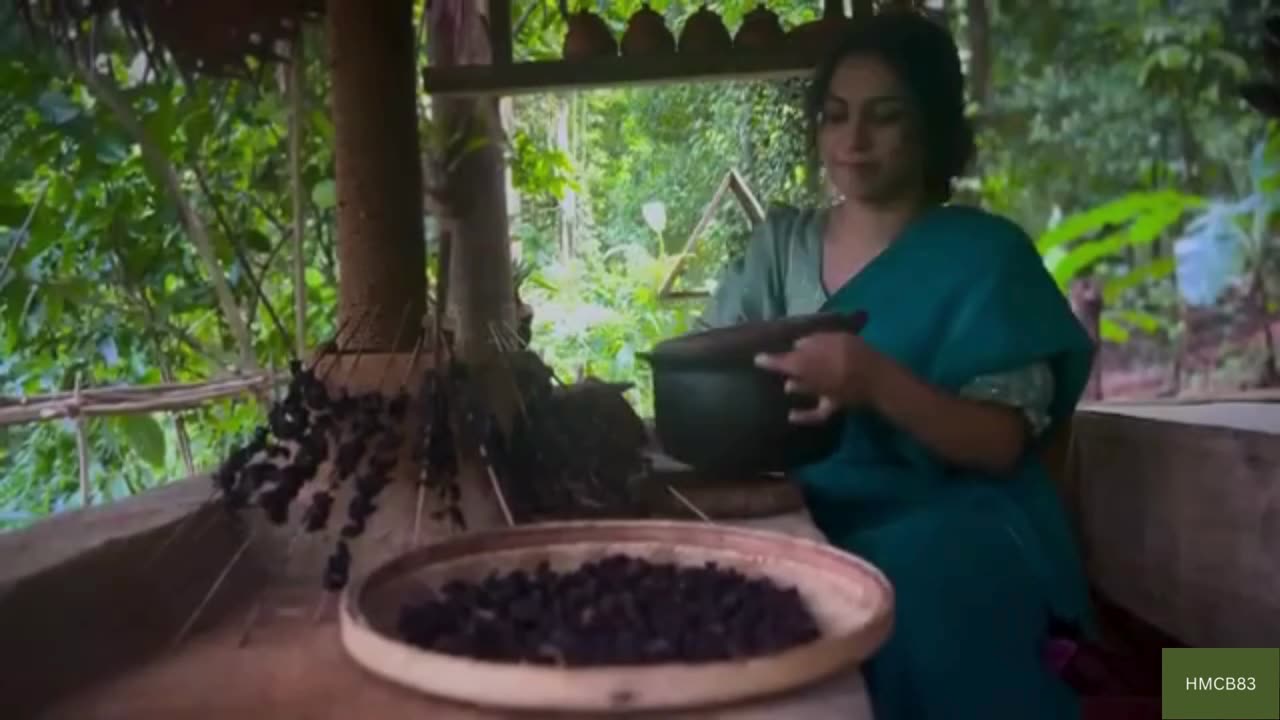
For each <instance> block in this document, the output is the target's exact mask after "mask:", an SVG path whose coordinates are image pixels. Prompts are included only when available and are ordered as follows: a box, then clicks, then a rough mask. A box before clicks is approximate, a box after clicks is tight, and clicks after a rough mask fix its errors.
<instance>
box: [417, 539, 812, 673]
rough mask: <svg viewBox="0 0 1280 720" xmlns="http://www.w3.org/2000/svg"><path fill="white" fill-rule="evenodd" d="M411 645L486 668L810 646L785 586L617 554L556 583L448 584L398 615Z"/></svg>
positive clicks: (796, 599) (550, 576)
mask: <svg viewBox="0 0 1280 720" xmlns="http://www.w3.org/2000/svg"><path fill="white" fill-rule="evenodd" d="M399 633H400V635H401V637H402V638H403V639H404V640H405V641H407V642H409V643H411V644H413V645H416V646H418V647H421V648H424V649H427V650H433V651H436V652H442V653H447V654H450V655H460V656H465V657H472V658H477V659H481V660H488V661H496V662H527V663H536V664H542V665H566V666H592V665H645V664H653V663H667V662H709V661H716V660H730V659H739V658H747V657H756V656H761V655H770V654H774V653H778V652H781V651H783V650H787V649H789V648H792V647H795V646H797V645H802V644H804V643H808V642H812V641H813V640H816V639H817V638H818V637H819V635H820V632H819V630H818V625H817V622H816V621H815V619H814V617H813V615H812V614H811V613H810V612H809V609H808V607H807V606H806V605H805V602H804V600H803V599H802V598H801V597H800V594H799V593H798V592H797V591H796V590H795V588H788V589H783V588H781V587H779V586H778V585H776V584H775V583H773V582H772V581H770V580H768V579H765V578H748V577H747V576H745V575H743V574H742V573H740V572H738V571H736V570H733V569H728V568H720V567H717V566H716V564H715V563H708V564H706V565H705V566H702V567H682V566H677V565H673V564H655V563H650V562H648V561H645V560H641V559H638V558H632V557H628V556H625V555H613V556H610V557H608V558H605V559H604V560H601V561H598V562H593V563H588V564H586V565H584V566H582V567H580V568H578V569H577V570H575V571H573V572H569V573H558V572H554V571H552V570H551V569H550V567H549V566H548V565H547V564H546V563H543V564H542V565H540V566H539V567H538V568H537V570H536V571H534V572H532V573H530V572H525V571H523V570H515V571H513V572H510V573H507V574H505V575H499V574H493V575H490V576H489V578H488V579H486V580H484V581H483V582H480V583H468V582H462V581H457V580H455V581H452V582H450V583H448V584H447V585H445V586H444V587H443V588H442V589H441V593H439V594H433V595H432V596H430V597H428V598H426V599H425V600H423V601H420V602H415V603H410V604H407V605H406V606H405V607H403V608H402V610H401V613H400V622H399Z"/></svg>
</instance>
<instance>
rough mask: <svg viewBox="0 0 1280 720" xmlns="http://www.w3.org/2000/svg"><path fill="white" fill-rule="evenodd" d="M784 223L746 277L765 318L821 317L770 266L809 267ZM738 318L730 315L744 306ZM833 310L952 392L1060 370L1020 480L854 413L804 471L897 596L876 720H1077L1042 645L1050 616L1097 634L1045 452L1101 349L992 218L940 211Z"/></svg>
mask: <svg viewBox="0 0 1280 720" xmlns="http://www.w3.org/2000/svg"><path fill="white" fill-rule="evenodd" d="M792 219H793V220H794V216H792ZM793 224H794V223H793ZM774 225H775V227H774V228H773V229H772V232H773V233H774V235H775V237H773V238H772V239H771V242H772V243H773V245H772V247H771V249H766V250H764V251H761V250H760V249H756V250H754V251H749V257H748V260H747V265H748V266H749V267H748V270H747V272H746V273H740V274H738V275H734V276H733V277H734V280H732V281H731V282H737V283H740V284H741V283H753V282H754V284H756V285H771V287H772V289H770V288H765V289H764V290H763V291H762V295H763V296H769V298H771V299H769V298H766V299H760V298H758V297H757V299H756V300H754V301H753V302H754V303H755V304H756V305H757V306H761V305H768V304H769V303H773V305H774V308H775V310H782V311H783V313H784V314H796V313H797V312H806V311H809V310H811V308H794V307H786V308H782V307H780V305H786V304H788V303H787V296H788V294H789V292H788V291H787V288H793V287H795V286H796V284H797V283H795V282H792V281H788V280H786V278H787V277H788V276H791V275H795V274H796V273H797V269H796V267H795V264H796V263H795V262H794V261H792V262H784V263H783V264H784V265H786V266H785V267H779V263H778V262H772V261H769V260H768V258H769V257H771V256H772V257H774V258H784V259H785V258H786V257H788V256H789V255H790V256H791V257H792V258H794V257H795V255H794V253H790V252H789V251H788V250H787V249H786V248H785V247H784V245H785V243H786V242H787V240H788V238H787V237H785V236H786V235H788V234H789V232H788V231H787V230H785V229H779V226H778V225H777V223H776V222H775V223H774ZM809 225H810V227H809V229H808V231H807V232H808V235H809V236H810V237H809V240H810V242H812V237H811V236H812V235H813V232H814V230H813V228H812V225H813V223H812V222H810V223H809ZM797 227H798V225H797ZM818 247H819V248H820V247H821V244H820V243H819V244H818ZM751 252H754V259H753V257H752V255H751ZM819 255H820V253H819ZM752 266H753V267H752ZM799 272H801V273H802V274H805V275H808V274H809V273H810V272H811V271H810V270H809V269H806V268H801V269H800V270H799ZM751 277H755V278H757V280H755V281H752V280H750V279H749V278H751ZM817 277H819V278H820V277H821V274H820V269H819V270H818V274H817ZM744 278H747V279H744ZM805 282H806V283H807V282H808V281H805ZM800 284H801V285H803V284H804V283H800ZM745 290H746V289H745V288H742V287H738V288H728V289H726V291H725V293H726V294H725V295H724V296H722V299H723V298H724V297H727V296H728V295H729V294H732V295H734V296H736V297H741V298H749V297H752V296H753V295H752V293H751V292H745ZM801 292H802V293H803V292H804V291H801ZM749 304H750V303H747V305H749ZM792 304H794V303H792ZM728 305H734V306H742V304H741V303H736V302H735V303H728ZM726 307H727V305H726V304H724V303H722V304H721V307H719V308H718V309H716V310H715V312H718V313H720V314H721V316H722V317H724V316H726V315H732V314H733V313H734V312H736V311H735V310H733V309H726ZM821 309H823V310H826V311H830V312H840V313H852V312H854V311H857V310H863V311H866V312H867V314H868V316H869V318H870V320H869V322H868V324H867V326H866V329H865V331H864V332H863V337H864V338H865V339H866V341H867V342H868V343H870V344H871V345H872V346H873V347H875V348H876V349H878V350H879V351H880V352H882V353H884V354H886V355H888V356H889V357H891V358H893V359H894V360H896V361H897V362H898V363H900V364H902V365H903V366H905V367H907V368H909V369H910V370H911V371H912V372H914V373H915V374H916V375H917V376H918V377H919V378H921V379H922V380H925V381H927V382H929V383H932V384H933V385H935V386H937V387H939V388H942V389H945V390H950V391H953V392H956V393H960V394H964V393H963V392H962V391H963V390H965V389H966V388H968V387H971V386H972V384H973V382H974V380H975V379H976V378H982V377H998V376H1000V374H1001V373H1010V372H1016V371H1018V370H1019V369H1020V368H1027V367H1047V368H1048V369H1049V370H1050V371H1051V373H1052V399H1051V400H1047V401H1046V405H1047V407H1046V413H1047V427H1046V428H1044V432H1040V433H1038V434H1037V435H1036V438H1037V440H1036V442H1035V443H1032V444H1031V446H1030V447H1029V448H1028V450H1027V453H1026V455H1025V457H1024V458H1023V460H1022V461H1021V463H1020V465H1019V467H1018V469H1017V470H1016V472H1014V473H1013V474H1012V475H1011V476H1008V477H1001V478H994V477H987V476H984V475H983V474H982V473H979V472H972V471H966V470H962V469H958V468H955V467H951V466H948V465H947V464H946V463H944V462H943V461H941V460H940V459H939V458H937V457H936V456H934V455H933V454H932V453H930V452H929V451H928V450H927V449H925V448H924V447H923V446H922V445H921V444H920V443H919V442H917V441H916V440H915V439H914V438H912V437H911V436H909V435H908V434H907V433H905V432H903V431H901V430H899V429H897V428H895V427H893V426H891V425H890V424H889V423H887V422H886V421H884V420H883V419H881V418H880V417H878V416H875V415H872V414H870V413H855V414H852V415H850V416H848V417H847V418H846V420H845V431H844V440H843V443H842V444H841V446H840V448H839V449H838V450H837V451H836V452H835V453H834V454H833V455H832V456H831V457H829V458H827V459H826V460H824V461H822V462H820V463H817V464H814V465H811V466H807V467H802V468H798V469H796V470H795V471H794V473H793V476H794V477H795V478H796V479H797V480H798V482H799V483H800V484H801V486H802V487H803V489H804V492H805V495H806V498H807V501H808V505H809V509H810V512H811V514H812V515H813V518H814V521H815V522H816V523H817V525H818V527H819V528H820V529H821V530H822V531H823V532H824V533H825V534H826V536H827V538H828V539H829V540H830V541H831V542H832V543H834V544H835V545H837V546H839V547H841V548H844V549H846V550H848V551H850V552H852V553H855V554H857V555H860V556H862V557H864V558H866V559H867V560H869V561H870V562H872V563H874V564H875V565H876V566H877V567H879V568H880V569H881V570H882V571H883V572H884V573H885V575H886V576H887V577H888V578H889V580H890V581H891V582H892V584H893V586H894V592H895V628H894V632H893V634H892V636H891V637H890V639H889V641H888V643H887V644H886V645H885V647H884V648H882V649H881V650H880V651H879V652H878V653H877V654H876V655H875V656H874V657H873V658H872V659H871V661H870V662H869V663H868V664H867V666H866V668H865V671H866V675H867V682H868V687H869V689H870V692H871V696H872V703H873V706H874V708H875V712H876V717H877V719H878V720H926V719H927V720H935V719H936V720H970V719H971V718H972V719H973V720H978V719H979V718H981V719H982V720H1033V719H1034V720H1057V719H1058V718H1071V717H1076V716H1078V708H1077V699H1076V698H1075V696H1074V694H1073V693H1072V691H1071V690H1070V689H1069V688H1068V687H1067V686H1066V685H1065V683H1063V682H1062V681H1061V680H1059V679H1058V678H1057V677H1056V676H1055V675H1054V673H1053V672H1052V671H1051V669H1050V668H1049V667H1048V666H1047V664H1046V663H1045V662H1044V661H1043V659H1042V648H1043V644H1044V643H1045V641H1046V640H1047V639H1048V637H1049V632H1050V623H1051V622H1052V621H1059V622H1064V623H1067V624H1070V625H1074V626H1076V627H1078V628H1081V629H1088V627H1089V624H1090V623H1089V617H1088V596H1087V589H1086V583H1085V579H1084V574H1083V571H1082V567H1081V563H1080V560H1079V557H1078V555H1077V550H1076V548H1075V545H1074V539H1073V536H1072V533H1071V530H1070V526H1069V523H1068V521H1067V518H1066V515H1065V512H1064V509H1063V507H1062V505H1061V503H1060V501H1059V498H1058V496H1057V493H1056V491H1055V489H1054V487H1053V486H1052V484H1051V482H1050V480H1049V478H1048V475H1047V472H1046V471H1045V469H1044V468H1043V467H1042V465H1041V463H1040V461H1039V459H1038V450H1039V449H1040V448H1039V447H1038V444H1039V443H1040V442H1041V440H1040V438H1045V437H1047V436H1048V435H1049V434H1051V433H1052V430H1053V429H1054V428H1055V427H1056V426H1057V425H1058V424H1059V423H1061V422H1062V421H1063V420H1065V419H1067V418H1068V417H1069V416H1070V414H1071V412H1072V411H1073V409H1074V407H1075V404H1076V402H1077V400H1078V399H1079V397H1080V395H1081V393H1082V391H1083V389H1084V386H1085V383H1086V381H1087V379H1088V376H1089V369H1090V366H1091V363H1092V357H1093V344H1092V341H1091V340H1090V339H1089V337H1088V335H1087V334H1086V333H1085V331H1084V329H1083V328H1082V327H1081V326H1080V324H1079V323H1078V322H1077V321H1076V319H1075V317H1074V315H1073V314H1072V312H1071V309H1070V307H1069V305H1068V303H1067V301H1066V299H1065V298H1064V296H1063V294H1062V293H1061V292H1060V290H1059V289H1058V287H1057V285H1056V284H1055V283H1054V281H1053V279H1052V278H1051V277H1050V276H1049V274H1048V273H1047V272H1046V270H1045V268H1044V266H1043V264H1042V262H1041V259H1040V256H1039V255H1038V253H1037V252H1036V250H1035V247H1034V245H1033V243H1032V241H1031V240H1030V238H1028V237H1027V236H1026V234H1025V233H1023V232H1022V231H1021V230H1020V229H1019V228H1018V227H1017V226H1015V225H1013V224H1012V223H1009V222H1007V221H1005V220H1002V219H1000V218H998V217H996V216H993V215H990V214H988V213H985V212H982V211H980V210H976V209H970V208H961V207H942V208H938V209H935V210H933V211H930V212H928V213H926V214H925V215H924V216H922V217H921V218H919V219H918V220H916V221H915V222H913V223H912V224H911V225H910V226H909V227H908V228H907V229H906V230H905V231H904V232H903V233H902V235H901V236H900V237H899V238H898V239H897V240H896V241H895V242H894V243H893V244H892V245H890V247H889V248H888V249H886V250H885V251H884V252H883V253H881V254H880V255H879V256H878V257H877V258H876V259H875V260H873V261H872V262H871V263H869V264H868V265H867V266H866V267H865V268H864V269H863V270H862V271H861V272H859V273H858V274H857V275H856V276H855V277H854V278H853V279H851V280H850V281H849V282H848V283H847V284H846V285H845V286H844V287H841V288H839V289H838V290H836V291H835V292H833V293H832V294H831V295H830V296H829V297H827V298H826V300H825V303H824V304H823V305H822V307H821ZM739 314H740V315H741V313H739ZM748 314H755V313H748ZM763 314H777V313H763ZM738 319H749V318H744V317H740V318H738Z"/></svg>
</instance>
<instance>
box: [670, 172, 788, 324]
mask: <svg viewBox="0 0 1280 720" xmlns="http://www.w3.org/2000/svg"><path fill="white" fill-rule="evenodd" d="M726 191H732V192H733V196H734V197H735V198H736V199H737V201H738V206H739V207H741V208H742V211H743V212H745V213H746V214H747V219H748V220H750V221H751V226H752V227H755V226H756V225H759V224H760V223H761V222H764V207H763V206H761V205H760V201H759V200H757V199H756V196H755V194H754V193H752V192H751V188H750V187H748V186H747V181H746V180H744V179H743V178H742V175H740V174H738V171H737V170H735V169H733V168H730V169H729V172H727V173H725V174H724V179H722V180H721V181H720V185H719V186H718V187H716V191H715V193H714V194H712V196H711V201H710V202H708V203H707V206H706V209H704V210H703V211H702V217H701V218H699V219H698V224H697V225H694V226H693V232H690V233H689V239H688V240H686V241H685V243H684V249H683V250H681V251H680V255H679V257H677V258H676V262H675V264H674V265H672V266H671V270H670V272H668V273H667V277H666V279H664V280H663V281H662V289H661V290H659V291H658V299H659V300H688V299H691V298H702V297H708V296H709V295H710V294H711V293H708V292H706V291H704V290H675V289H674V288H675V284H676V280H677V279H679V277H680V273H681V271H683V270H684V263H685V260H687V259H688V258H689V254H690V253H691V252H692V251H693V246H694V244H695V243H697V242H698V238H699V237H701V236H702V231H703V230H705V229H706V227H707V225H708V224H710V223H711V218H713V217H715V214H716V211H717V210H719V209H720V203H721V202H722V201H723V200H724V194H725V192H726Z"/></svg>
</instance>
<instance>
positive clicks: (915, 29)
mask: <svg viewBox="0 0 1280 720" xmlns="http://www.w3.org/2000/svg"><path fill="white" fill-rule="evenodd" d="M859 56H872V57H875V58H877V59H879V60H880V61H881V62H883V63H885V64H886V65H888V66H889V69H890V70H892V71H893V73H894V75H896V76H897V78H898V81H899V82H901V83H902V84H903V85H904V86H905V87H906V89H907V92H908V93H909V94H910V95H911V99H912V100H913V102H914V103H915V104H916V108H917V109H918V111H919V112H918V115H919V118H920V122H921V125H922V127H921V135H920V136H921V139H922V141H923V142H924V144H925V147H924V181H925V191H926V192H927V193H928V194H929V196H930V198H931V199H932V200H935V201H937V202H946V201H948V200H950V199H951V181H952V180H953V179H955V178H956V177H959V176H960V175H961V174H962V173H963V172H964V171H965V168H966V167H967V166H968V164H969V162H970V161H971V160H972V159H973V154H974V151H975V144H974V136H973V126H972V125H971V124H970V123H969V119H968V118H967V117H966V116H965V96H964V95H965V80H964V71H963V70H962V69H961V67H960V51H959V49H958V48H957V47H956V43H955V40H953V39H952V37H951V33H950V32H949V31H948V30H947V29H946V28H945V27H943V26H942V25H940V24H939V23H937V22H934V21H933V20H931V19H929V18H927V17H924V16H923V15H919V14H917V13H914V12H902V11H889V12H884V13H882V14H879V15H876V16H875V17H873V18H870V19H868V20H862V21H859V22H858V23H857V24H856V25H855V26H854V27H853V28H852V29H851V30H850V31H849V32H848V33H847V34H846V35H845V36H844V37H842V38H841V39H840V41H839V43H838V44H837V46H836V48H835V50H834V51H833V52H832V53H831V54H830V55H829V56H828V57H827V58H826V60H825V61H824V62H823V63H822V64H821V65H819V66H818V71H817V73H816V74H815V75H814V78H813V82H812V83H811V84H810V86H809V94H808V97H807V99H806V102H805V114H806V115H807V116H808V120H809V139H810V143H811V147H812V148H814V151H815V153H816V147H817V135H818V128H819V126H820V124H821V122H822V111H823V106H824V104H825V103H826V99H827V94H828V93H829V92H830V90H831V79H832V77H833V76H834V75H835V72H836V68H837V67H838V66H839V65H840V63H841V62H843V61H844V60H846V59H848V58H851V57H859Z"/></svg>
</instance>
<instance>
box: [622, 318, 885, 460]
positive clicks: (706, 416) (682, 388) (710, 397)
mask: <svg viewBox="0 0 1280 720" xmlns="http://www.w3.org/2000/svg"><path fill="white" fill-rule="evenodd" d="M866 321H867V316H866V314H865V313H863V312H858V313H854V314H853V315H840V314H834V313H822V314H817V315H802V316H797V317H790V318H784V319H781V320H773V321H769V322H759V323H745V324H742V325H737V326H734V327H727V328H716V329H714V330H706V331H702V332H697V333H690V334H687V335H682V336H680V337H676V338H672V339H670V340H665V341H663V342H661V343H658V344H657V345H656V346H654V348H653V350H652V351H651V352H648V353H643V354H641V357H642V358H644V359H645V360H646V361H647V362H648V363H649V365H650V366H651V367H652V369H653V403H654V415H655V418H654V420H655V426H656V430H657V435H658V441H659V442H660V443H661V444H662V449H663V451H664V452H666V453H667V454H668V455H670V456H671V457H673V458H675V459H676V460H678V461H680V462H683V463H685V464H687V465H690V466H692V467H694V468H696V469H698V470H704V471H712V472H716V473H720V472H730V473H732V472H779V471H784V470H787V469H790V468H793V467H796V466H799V465H805V464H808V463H812V462H816V461H818V460H822V459H823V458H825V457H826V456H828V455H830V454H831V452H832V451H833V450H835V448H836V445H837V444H838V443H839V441H840V430H841V427H842V423H841V422H840V417H838V416H837V417H833V418H831V420H829V421H828V422H826V423H824V424H823V425H820V426H813V427H808V426H805V427H802V426H797V425H793V424H791V423H790V422H789V421H788V420H787V415H788V413H789V411H791V410H794V409H805V408H811V407H814V405H816V403H817V401H816V399H815V398H803V397H797V396H795V395H788V394H787V393H786V392H784V391H783V385H784V382H785V381H784V379H783V378H782V377H781V376H779V375H777V374H775V373H771V372H767V371H764V370H760V369H759V368H757V367H756V366H755V364H754V358H755V356H756V355H757V354H759V353H778V352H785V351H787V350H789V349H790V348H791V346H792V345H793V344H795V341H796V340H799V339H800V338H802V337H805V336H806V335H812V334H814V333H819V332H832V331H843V332H850V333H854V334H857V333H859V332H861V331H862V328H863V326H864V325H866Z"/></svg>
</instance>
